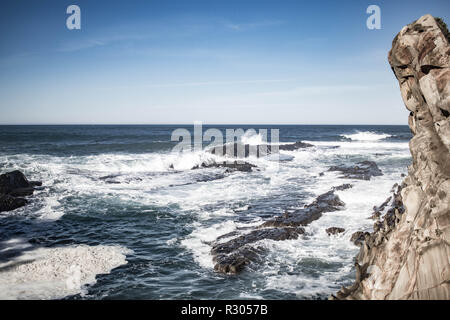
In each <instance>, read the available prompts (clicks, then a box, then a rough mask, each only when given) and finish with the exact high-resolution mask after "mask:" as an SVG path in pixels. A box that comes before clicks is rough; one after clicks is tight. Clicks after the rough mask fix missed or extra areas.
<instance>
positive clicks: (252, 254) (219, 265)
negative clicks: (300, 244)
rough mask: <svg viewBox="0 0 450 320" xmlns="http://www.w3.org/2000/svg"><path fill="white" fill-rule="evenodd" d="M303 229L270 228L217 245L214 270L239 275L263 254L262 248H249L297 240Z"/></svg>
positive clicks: (214, 247) (214, 249) (213, 251)
mask: <svg viewBox="0 0 450 320" xmlns="http://www.w3.org/2000/svg"><path fill="white" fill-rule="evenodd" d="M304 232H305V230H304V229H303V228H269V229H259V230H253V231H251V232H250V233H248V234H245V235H242V236H240V237H237V238H234V239H231V240H229V241H227V242H225V243H220V244H216V245H214V246H213V247H212V249H211V254H212V256H213V261H214V262H215V266H214V270H216V271H218V272H222V273H238V272H240V271H242V270H243V269H244V267H245V266H246V265H247V264H249V263H250V262H251V261H254V260H256V258H257V256H258V255H259V254H261V253H262V252H263V249H262V248H258V247H256V248H254V247H251V246H249V245H250V244H253V243H255V242H258V241H260V240H264V239H270V240H275V241H282V240H289V239H297V238H298V236H299V235H300V234H303V233H304Z"/></svg>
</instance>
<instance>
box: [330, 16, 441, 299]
mask: <svg viewBox="0 0 450 320" xmlns="http://www.w3.org/2000/svg"><path fill="white" fill-rule="evenodd" d="M449 43H450V39H449V33H448V30H447V27H446V25H445V24H444V23H443V21H442V20H440V19H439V18H433V17H432V16H431V15H425V16H423V17H421V18H420V19H418V20H417V21H415V22H413V23H411V24H409V25H407V26H405V27H404V28H403V29H402V30H401V31H400V33H399V34H398V35H397V36H396V37H395V39H394V40H393V43H392V49H391V51H390V52H389V63H390V65H391V67H392V70H393V72H394V74H395V76H396V77H397V79H398V81H399V84H400V91H401V95H402V98H403V101H404V103H405V106H406V108H407V109H408V110H409V111H410V115H409V119H408V120H409V121H408V123H409V127H410V128H411V131H412V133H413V135H414V136H413V138H412V139H411V141H410V150H411V154H412V160H413V161H412V165H411V166H410V167H409V168H408V169H409V170H408V171H409V174H408V176H407V177H406V178H405V180H404V181H403V184H402V186H400V187H399V188H398V191H399V192H398V193H397V194H396V195H395V196H394V203H393V207H392V208H391V209H393V210H391V211H390V215H388V214H386V216H385V217H384V219H383V220H382V221H381V222H380V224H378V225H376V228H374V231H373V232H372V233H371V234H365V233H361V234H360V235H359V238H361V237H362V238H363V239H360V240H362V243H361V249H360V253H359V255H358V257H357V263H356V264H355V267H356V282H355V283H354V285H353V286H351V287H350V288H342V289H341V290H340V291H339V292H338V293H337V294H336V297H337V298H340V299H345V298H346V299H450V262H449V259H450V118H449V116H450V68H449V67H450V45H449ZM402 211H403V212H402ZM355 237H356V238H358V237H357V236H355Z"/></svg>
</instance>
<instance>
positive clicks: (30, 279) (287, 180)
mask: <svg viewBox="0 0 450 320" xmlns="http://www.w3.org/2000/svg"><path fill="white" fill-rule="evenodd" d="M344 136H345V137H346V138H348V139H351V140H352V141H343V142H317V141H307V142H309V143H311V144H314V145H315V147H312V148H307V149H300V150H297V151H283V154H284V155H285V159H288V158H289V159H291V161H287V162H283V163H281V164H278V163H274V162H273V161H270V159H269V158H266V159H264V158H261V159H256V158H250V159H247V160H246V161H248V162H251V163H253V164H255V165H257V166H258V169H259V171H254V172H252V173H240V172H237V173H233V174H231V175H227V176H226V177H225V178H223V179H219V180H212V181H208V182H195V181H196V180H195V179H196V177H197V176H198V175H202V174H205V173H207V174H214V173H217V174H220V173H222V172H223V170H222V169H202V170H190V169H191V168H192V167H194V166H195V165H200V164H201V163H203V162H206V163H210V162H212V161H217V160H223V159H224V158H220V159H218V158H217V157H216V156H214V155H211V154H209V153H207V152H193V153H185V154H181V155H180V154H175V153H169V152H168V153H160V154H156V153H148V154H130V155H127V154H102V155H95V156H78V157H70V158H67V157H56V156H47V155H27V154H23V155H18V156H1V157H0V162H2V163H4V164H5V165H4V167H6V168H8V167H10V168H11V169H13V168H14V169H21V170H23V171H24V172H26V174H27V176H30V177H31V179H33V180H42V181H44V184H45V186H46V188H44V190H42V191H38V192H36V194H35V197H34V198H33V199H32V202H31V204H30V206H28V207H26V208H21V209H18V210H15V211H13V212H8V213H2V214H3V215H14V214H18V215H27V214H29V213H30V212H33V215H34V216H35V217H38V218H40V219H59V218H61V217H62V216H63V215H64V214H65V211H66V209H67V206H68V204H67V201H68V200H67V199H68V198H70V197H72V198H85V199H94V200H98V199H105V200H108V201H116V202H118V203H132V204H134V205H149V206H157V207H163V208H165V207H169V206H174V205H175V206H176V207H177V208H178V214H180V215H183V214H194V215H195V216H196V217H197V219H196V222H194V224H193V225H192V227H193V231H192V232H191V233H190V234H189V235H188V236H187V237H185V238H182V239H176V238H173V239H170V240H168V241H167V244H168V245H170V246H181V247H182V248H184V249H187V250H189V252H191V253H192V257H193V259H194V260H195V262H197V263H198V265H199V267H201V268H205V269H207V270H211V269H212V268H213V262H212V257H211V255H210V250H211V242H212V241H214V240H215V239H216V238H217V237H219V236H221V235H224V234H226V233H229V232H232V231H236V230H238V229H239V228H240V227H244V226H251V225H258V224H260V223H262V221H263V220H262V219H261V218H258V217H254V218H253V219H251V221H247V222H245V223H244V222H242V223H241V222H237V221H236V219H235V218H237V217H239V216H240V215H245V214H246V211H247V210H248V209H249V205H248V203H249V202H253V203H257V202H258V201H259V200H264V199H265V198H267V197H271V196H273V195H282V194H283V193H285V192H286V191H289V190H304V191H306V192H310V195H309V197H308V198H307V199H305V200H304V201H299V202H298V204H297V208H301V207H302V206H303V205H304V204H305V203H309V202H311V201H312V200H313V199H314V198H315V197H316V196H317V195H319V194H321V193H324V192H326V191H328V190H330V188H331V187H332V186H337V185H340V184H343V183H352V184H354V187H353V188H352V189H349V190H345V191H339V192H337V193H338V195H339V196H340V197H341V199H342V200H343V201H344V202H345V203H346V207H345V210H342V211H337V212H332V213H325V214H324V215H323V217H322V218H321V219H319V220H317V221H315V222H313V223H312V224H311V225H310V226H308V227H307V236H305V237H300V238H299V239H297V240H290V241H279V242H276V241H269V240H264V241H263V243H262V245H264V246H265V247H266V248H267V249H268V252H269V256H268V257H267V259H266V261H267V263H266V264H265V265H264V266H263V267H262V268H261V270H264V271H263V279H264V280H262V281H263V287H264V288H266V289H276V290H280V291H285V292H288V293H295V294H298V295H299V296H305V295H308V294H317V293H324V294H326V293H327V292H330V290H332V286H333V285H334V284H335V283H336V282H338V281H340V279H341V278H342V277H344V276H345V275H348V274H349V272H350V270H351V267H352V260H353V258H354V256H355V254H356V252H357V250H358V248H357V247H355V246H354V245H353V244H352V243H351V242H350V241H349V238H350V236H351V234H352V233H353V232H355V231H357V230H361V229H365V228H370V227H371V226H372V224H373V221H371V220H369V219H366V218H367V217H368V216H369V215H370V213H371V209H372V207H373V206H374V205H379V204H380V203H382V202H383V201H384V200H385V199H386V197H387V196H388V193H389V190H390V189H391V186H392V185H393V184H394V183H397V182H399V181H400V180H401V177H400V174H401V173H404V172H405V171H406V168H405V167H398V168H395V169H392V168H389V166H388V164H389V163H390V162H391V161H394V160H399V159H400V160H401V159H408V158H409V157H410V155H409V150H408V145H407V143H397V142H385V141H383V139H385V138H386V137H388V136H389V135H387V134H375V133H373V132H358V133H355V134H350V135H344ZM261 139H262V138H261V136H259V135H250V136H248V137H243V138H242V140H241V141H243V142H245V143H247V144H259V143H260V140H261ZM334 147H338V148H334ZM349 156H353V157H358V156H362V157H363V158H364V159H368V160H374V161H376V162H377V163H378V164H379V167H380V168H381V169H382V171H383V172H384V173H385V175H383V176H381V177H375V178H373V179H372V180H371V181H358V180H346V179H338V175H337V174H336V173H333V172H326V171H327V169H328V167H329V166H330V165H335V164H336V162H339V161H343V160H345V159H346V158H347V157H349ZM17 163H20V164H21V166H22V167H19V168H17ZM171 166H172V167H173V168H172V167H171ZM322 172H325V174H324V175H323V176H319V174H320V173H322ZM105 177H106V178H105ZM297 178H301V179H297ZM94 200H92V201H94ZM225 204H226V205H225ZM212 207H213V208H215V209H211V208H212ZM33 208H35V209H36V210H33ZM290 209H295V208H294V207H293V208H290ZM105 214H107V211H105ZM278 214H280V212H277V211H274V212H273V216H276V215H278ZM331 226H337V227H344V228H345V229H346V231H345V232H344V233H343V234H339V235H335V236H328V235H327V234H326V233H325V229H326V228H328V227H331ZM125 254H126V249H125V248H121V247H106V246H96V247H86V246H78V247H63V248H55V249H36V250H31V251H29V252H27V253H26V254H25V255H24V256H23V258H24V259H27V258H30V259H33V260H34V259H35V261H34V262H32V263H27V264H24V265H20V266H18V267H17V268H15V269H11V271H8V272H7V273H1V274H0V289H1V290H0V292H1V293H2V294H5V296H6V295H8V296H9V297H12V298H31V297H39V298H57V297H63V296H65V295H70V294H75V293H78V292H82V289H83V286H84V285H86V284H91V283H94V282H95V276H96V275H97V274H101V273H108V272H110V270H111V269H113V268H115V267H117V266H119V265H121V264H123V263H126V260H125ZM309 260H314V261H315V263H317V262H322V263H324V264H333V263H334V264H339V265H341V266H340V267H339V268H338V271H337V272H336V271H335V270H334V269H335V268H334V269H333V271H332V272H331V271H330V272H327V271H324V272H321V274H320V275H318V276H311V275H309V274H306V273H301V272H300V273H299V272H296V271H295V270H297V268H299V266H300V265H302V264H304V263H305V261H309ZM72 265H75V266H78V267H79V268H80V270H78V269H74V270H72V271H71V272H75V273H81V275H82V276H81V277H80V279H81V281H80V286H78V285H76V286H72V287H70V285H69V286H67V283H66V280H67V274H66V273H67V272H68V271H67V270H69V271H70V268H72ZM0 267H1V265H0ZM78 267H75V268H78ZM47 278H48V279H50V280H49V282H46V281H45V279H47ZM2 286H3V287H2ZM69 287H70V288H69ZM258 290H261V288H260V287H257V286H256V287H255V288H254V289H252V288H249V290H248V292H244V293H243V295H242V297H259V294H258V292H259V291H258ZM0 298H1V296H0Z"/></svg>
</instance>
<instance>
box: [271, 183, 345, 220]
mask: <svg viewBox="0 0 450 320" xmlns="http://www.w3.org/2000/svg"><path fill="white" fill-rule="evenodd" d="M344 205H345V203H344V202H342V200H341V199H339V197H338V196H337V195H335V194H334V191H328V192H326V193H324V194H321V195H320V196H318V197H317V198H316V200H314V202H313V203H311V204H309V205H306V206H305V208H304V209H300V210H297V211H294V212H292V213H288V212H286V213H285V214H284V215H282V216H279V217H276V218H275V219H273V220H269V221H267V222H265V223H263V224H262V227H298V226H306V225H308V224H310V223H311V222H313V221H315V220H317V219H319V218H320V217H321V216H322V213H323V212H332V211H337V210H341V209H342V208H343V207H344Z"/></svg>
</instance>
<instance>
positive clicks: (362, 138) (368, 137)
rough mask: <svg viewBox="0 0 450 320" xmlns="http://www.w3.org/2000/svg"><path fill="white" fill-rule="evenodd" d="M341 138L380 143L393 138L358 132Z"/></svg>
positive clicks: (370, 132) (343, 135)
mask: <svg viewBox="0 0 450 320" xmlns="http://www.w3.org/2000/svg"><path fill="white" fill-rule="evenodd" d="M341 136H342V137H344V138H347V139H350V140H353V141H378V140H383V139H386V138H389V137H392V135H390V134H386V133H376V132H372V131H358V132H356V133H352V134H342V135H341Z"/></svg>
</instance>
